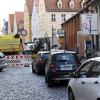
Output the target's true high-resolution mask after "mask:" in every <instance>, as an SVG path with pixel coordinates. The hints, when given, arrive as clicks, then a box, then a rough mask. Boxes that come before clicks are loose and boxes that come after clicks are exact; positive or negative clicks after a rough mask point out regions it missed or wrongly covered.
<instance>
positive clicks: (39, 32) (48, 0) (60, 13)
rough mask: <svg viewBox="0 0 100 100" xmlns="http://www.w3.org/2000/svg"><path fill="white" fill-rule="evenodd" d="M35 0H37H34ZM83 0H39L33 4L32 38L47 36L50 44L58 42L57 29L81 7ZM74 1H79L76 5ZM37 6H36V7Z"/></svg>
mask: <svg viewBox="0 0 100 100" xmlns="http://www.w3.org/2000/svg"><path fill="white" fill-rule="evenodd" d="M36 1H37V0H36ZM81 2H83V0H77V2H76V1H75V0H70V2H69V0H39V1H38V3H37V4H35V2H34V5H33V14H32V34H33V40H34V38H46V37H49V39H50V41H51V45H54V44H58V45H59V42H58V37H59V35H58V34H57V31H58V30H59V29H61V24H62V23H63V22H64V21H66V20H68V19H69V18H70V17H72V16H73V15H75V14H76V13H77V12H78V11H80V9H81V7H82V6H81ZM76 3H79V4H78V6H77V5H76ZM37 6H38V7H37Z"/></svg>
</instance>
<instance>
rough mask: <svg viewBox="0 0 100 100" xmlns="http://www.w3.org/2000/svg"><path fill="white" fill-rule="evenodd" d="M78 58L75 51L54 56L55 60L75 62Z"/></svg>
mask: <svg viewBox="0 0 100 100" xmlns="http://www.w3.org/2000/svg"><path fill="white" fill-rule="evenodd" d="M78 60H79V59H78V56H77V55H76V54H74V53H60V54H55V55H53V56H52V61H53V62H67V63H75V62H76V61H77V62H78Z"/></svg>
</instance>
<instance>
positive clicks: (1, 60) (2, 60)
mask: <svg viewBox="0 0 100 100" xmlns="http://www.w3.org/2000/svg"><path fill="white" fill-rule="evenodd" d="M5 67H7V63H6V57H5V55H4V54H3V53H2V52H0V71H2V70H3V68H5Z"/></svg>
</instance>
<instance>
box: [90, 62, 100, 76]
mask: <svg viewBox="0 0 100 100" xmlns="http://www.w3.org/2000/svg"><path fill="white" fill-rule="evenodd" d="M99 76H100V62H97V61H96V62H95V63H94V65H93V67H92V69H91V77H99Z"/></svg>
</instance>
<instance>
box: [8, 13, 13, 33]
mask: <svg viewBox="0 0 100 100" xmlns="http://www.w3.org/2000/svg"><path fill="white" fill-rule="evenodd" d="M13 33H14V14H9V19H8V34H13Z"/></svg>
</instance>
